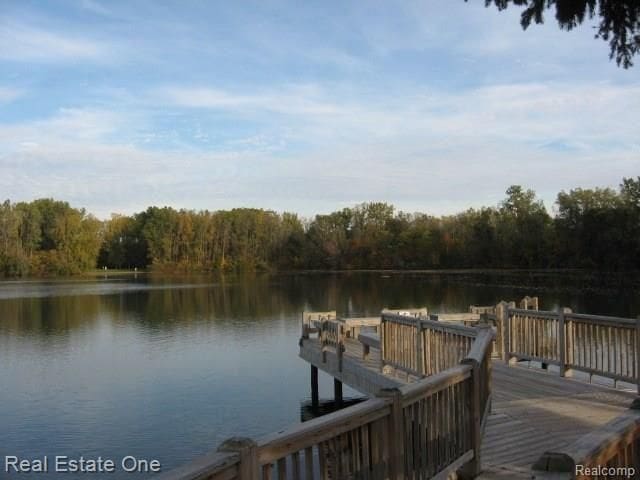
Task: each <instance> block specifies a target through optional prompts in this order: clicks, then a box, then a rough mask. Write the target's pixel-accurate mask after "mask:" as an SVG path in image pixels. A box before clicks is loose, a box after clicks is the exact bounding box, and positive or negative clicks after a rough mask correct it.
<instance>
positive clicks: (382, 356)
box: [380, 314, 386, 372]
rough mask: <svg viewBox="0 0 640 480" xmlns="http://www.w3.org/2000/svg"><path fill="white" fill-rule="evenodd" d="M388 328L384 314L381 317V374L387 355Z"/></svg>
mask: <svg viewBox="0 0 640 480" xmlns="http://www.w3.org/2000/svg"><path fill="white" fill-rule="evenodd" d="M385 337H386V328H385V321H384V314H381V315H380V372H383V371H384V358H385V354H386V348H385V343H386V338H385Z"/></svg>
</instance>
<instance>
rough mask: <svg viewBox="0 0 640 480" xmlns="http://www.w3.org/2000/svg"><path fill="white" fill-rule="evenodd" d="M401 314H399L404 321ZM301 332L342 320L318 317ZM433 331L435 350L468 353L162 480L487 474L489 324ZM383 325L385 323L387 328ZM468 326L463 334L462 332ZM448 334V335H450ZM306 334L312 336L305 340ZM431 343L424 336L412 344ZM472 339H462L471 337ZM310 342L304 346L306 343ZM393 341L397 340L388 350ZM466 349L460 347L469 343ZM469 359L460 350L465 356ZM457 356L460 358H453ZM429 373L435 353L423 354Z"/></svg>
mask: <svg viewBox="0 0 640 480" xmlns="http://www.w3.org/2000/svg"><path fill="white" fill-rule="evenodd" d="M387 315H388V319H389V320H390V321H389V322H388V323H390V324H394V325H400V326H403V325H404V324H403V323H402V322H400V321H397V322H396V321H395V320H408V319H407V318H406V317H401V316H399V315H393V314H387ZM397 317H401V318H397ZM317 321H319V322H321V323H320V326H319V327H311V326H308V327H307V328H306V330H305V327H304V320H303V334H304V333H306V334H307V335H309V334H310V333H311V330H313V329H314V328H319V330H318V332H317V333H318V334H319V335H322V328H323V327H322V325H323V324H324V323H326V322H329V323H332V322H335V321H334V320H331V319H330V318H329V319H324V320H322V319H320V320H317ZM421 322H428V323H425V324H424V325H423V326H425V328H424V329H422V333H424V331H426V330H431V331H435V332H436V333H437V334H438V335H434V336H433V337H432V338H431V340H430V343H429V342H427V343H425V345H429V347H428V348H431V347H434V348H435V346H437V348H435V349H434V352H435V351H444V352H449V350H447V349H446V348H445V349H444V350H443V349H442V348H444V347H443V346H439V345H437V344H438V343H439V342H440V343H444V342H447V341H450V340H451V339H452V338H457V339H458V341H459V342H467V343H465V345H467V344H468V347H469V348H467V347H464V348H462V349H461V350H460V349H459V350H456V352H458V353H456V354H455V355H453V354H452V355H451V356H449V357H448V358H450V361H448V362H450V363H452V364H451V365H448V363H439V364H438V365H439V368H441V370H440V371H439V372H437V373H434V374H433V375H431V376H428V377H426V378H421V379H420V380H419V381H416V382H414V383H411V384H409V385H406V386H403V387H401V388H393V389H385V390H383V391H382V392H381V394H380V396H379V397H378V398H373V399H370V400H367V401H365V402H363V403H360V404H358V405H355V406H352V407H349V408H346V409H343V410H340V411H337V412H334V413H331V414H329V415H325V416H323V417H319V418H316V419H313V420H310V421H308V422H305V423H302V424H299V425H295V426H292V427H290V428H287V429H284V430H282V431H280V432H277V433H274V434H271V435H268V436H267V437H265V438H263V439H261V440H259V441H257V442H256V441H253V440H251V439H244V438H232V439H229V440H228V441H226V442H224V443H223V444H222V445H221V447H220V448H219V451H218V452H216V453H214V454H211V455H208V456H205V457H202V458H200V459H197V460H195V461H194V462H191V463H190V464H188V465H186V466H184V467H182V468H180V469H177V470H174V471H171V472H168V473H166V474H163V475H162V476H161V477H160V478H161V479H162V480H235V479H237V480H268V479H272V478H278V479H282V480H284V479H287V480H288V479H305V480H312V479H323V480H324V479H352V478H353V479H355V478H366V479H371V480H377V479H380V480H387V479H393V480H401V479H406V478H416V479H417V478H432V477H434V476H438V477H442V478H446V476H447V475H448V474H449V473H451V472H454V471H456V470H459V469H463V470H464V471H465V473H466V474H467V475H468V476H473V475H475V474H477V473H479V471H480V451H481V431H482V426H483V424H484V421H485V420H486V417H487V415H488V411H489V408H490V404H491V388H490V385H491V365H490V364H491V361H490V356H491V342H492V339H493V332H492V331H491V329H490V328H478V329H477V333H476V334H475V335H470V333H469V332H467V330H472V329H470V328H469V329H467V328H466V327H457V328H451V327H455V326H452V325H444V326H442V325H440V326H439V327H440V328H442V327H444V328H446V329H448V331H447V332H445V331H444V330H438V329H435V328H434V327H433V326H432V325H431V323H437V322H430V321H422V320H421ZM383 323H384V322H383ZM460 328H462V329H465V330H464V334H460V332H459V331H458V329H460ZM445 334H446V335H445ZM307 338H308V337H307ZM420 338H422V339H425V338H427V337H425V336H422V335H419V336H416V337H415V338H414V340H415V341H417V340H416V339H420ZM463 339H464V340H463ZM304 341H305V337H303V339H302V342H303V344H304ZM395 345H398V346H400V345H401V344H393V343H389V344H388V345H387V348H388V350H387V352H389V353H391V351H392V350H391V349H392V348H395ZM461 345H462V343H461ZM463 351H464V353H461V352H463ZM454 358H456V359H457V360H455V361H454V360H453V359H454ZM422 361H423V362H424V364H425V365H426V366H428V367H429V368H426V369H425V371H430V372H431V371H433V372H435V370H437V368H435V367H433V368H432V367H431V366H429V362H430V361H431V357H430V356H428V355H426V354H425V355H424V356H423V357H422Z"/></svg>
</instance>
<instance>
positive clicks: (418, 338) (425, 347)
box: [380, 311, 476, 378]
mask: <svg viewBox="0 0 640 480" xmlns="http://www.w3.org/2000/svg"><path fill="white" fill-rule="evenodd" d="M475 335H476V329H474V328H472V327H465V326H462V325H455V324H448V323H442V322H438V321H434V320H426V319H424V318H415V317H410V316H406V315H398V314H395V313H389V312H386V311H383V312H382V321H381V324H380V345H381V352H380V353H381V360H382V363H381V368H384V367H385V366H387V365H388V366H390V367H392V368H394V369H396V370H400V371H402V372H404V373H406V374H407V375H413V376H415V377H418V378H421V377H424V376H428V375H433V374H436V373H439V372H441V371H443V370H446V369H447V368H450V367H452V366H454V365H456V364H458V363H459V362H460V360H462V359H463V358H464V357H465V355H466V354H467V353H468V352H469V350H470V348H471V344H472V343H473V339H474V338H475Z"/></svg>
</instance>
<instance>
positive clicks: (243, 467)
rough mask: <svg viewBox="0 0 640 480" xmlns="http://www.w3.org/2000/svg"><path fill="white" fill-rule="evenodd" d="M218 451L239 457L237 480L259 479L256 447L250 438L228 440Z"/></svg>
mask: <svg viewBox="0 0 640 480" xmlns="http://www.w3.org/2000/svg"><path fill="white" fill-rule="evenodd" d="M218 451H219V452H225V453H237V454H239V455H240V462H239V464H238V473H239V475H238V477H239V480H258V479H259V478H260V468H259V465H258V445H257V444H256V442H254V441H253V440H251V439H250V438H244V437H232V438H229V439H227V440H225V441H224V442H223V443H222V445H220V447H218Z"/></svg>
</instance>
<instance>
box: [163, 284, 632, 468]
mask: <svg viewBox="0 0 640 480" xmlns="http://www.w3.org/2000/svg"><path fill="white" fill-rule="evenodd" d="M532 300H533V301H532ZM520 307H521V308H516V306H515V303H514V302H509V303H507V302H500V304H498V305H496V306H491V307H473V306H472V307H470V311H469V312H468V313H466V312H465V313H461V314H439V315H430V316H429V315H427V311H426V309H415V310H412V309H406V310H396V311H390V310H384V311H383V312H382V313H381V315H380V317H379V318H365V319H341V318H338V317H337V316H336V312H305V313H303V318H302V334H301V339H300V353H299V355H300V357H301V358H302V359H304V360H305V361H307V362H308V363H309V364H310V365H311V367H310V368H311V393H312V395H311V396H312V405H314V404H315V405H317V404H318V401H319V399H318V371H319V370H321V371H323V372H325V373H327V374H329V375H331V376H332V377H333V378H334V394H335V401H336V402H337V403H338V404H339V403H340V402H341V401H342V384H343V383H346V384H347V385H349V386H351V387H352V388H354V389H356V390H359V391H360V392H362V393H363V394H365V395H367V396H368V397H369V399H368V400H366V401H364V402H362V403H360V404H357V405H353V406H350V407H347V408H344V409H342V410H339V411H337V412H334V413H331V414H328V415H325V416H322V417H318V418H315V419H313V420H309V421H307V422H304V423H302V424H299V425H294V426H291V427H289V428H286V429H284V430H282V431H279V432H276V433H273V434H270V435H267V436H266V437H264V438H262V439H259V440H257V441H255V440H252V439H246V438H232V439H229V440H228V441H227V442H224V443H223V445H221V447H220V448H219V449H218V451H217V452H214V453H212V454H210V455H208V456H206V457H203V458H200V459H197V460H196V461H194V462H192V463H190V464H188V465H185V466H184V467H182V468H179V469H177V470H175V471H172V472H168V473H166V474H164V475H163V477H162V480H222V479H226V480H236V479H237V480H270V479H272V478H273V479H275V478H277V479H278V480H289V479H292V480H302V479H305V480H311V479H332V480H333V479H354V480H355V479H363V480H364V479H366V480H377V479H380V480H387V479H393V480H402V479H412V480H418V479H428V478H435V479H442V480H444V479H455V478H461V479H468V478H478V479H481V480H489V479H494V480H503V479H504V480H507V479H518V478H521V479H525V478H529V479H548V480H550V479H573V478H580V479H587V478H638V477H639V476H640V402H639V401H638V391H640V390H639V388H640V387H639V385H640V376H639V373H640V322H639V321H638V320H635V319H626V318H616V317H602V316H593V315H583V314H577V313H573V312H571V311H570V310H569V309H562V310H560V311H558V312H550V311H539V310H537V299H531V298H530V297H525V299H523V301H522V302H521V304H520ZM596 468H599V469H603V468H605V469H608V470H606V471H605V474H604V475H600V476H593V475H590V474H588V473H585V472H589V469H592V470H593V469H596ZM633 469H635V472H634V470H633ZM601 471H602V470H601Z"/></svg>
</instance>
